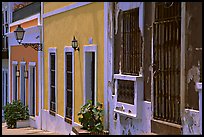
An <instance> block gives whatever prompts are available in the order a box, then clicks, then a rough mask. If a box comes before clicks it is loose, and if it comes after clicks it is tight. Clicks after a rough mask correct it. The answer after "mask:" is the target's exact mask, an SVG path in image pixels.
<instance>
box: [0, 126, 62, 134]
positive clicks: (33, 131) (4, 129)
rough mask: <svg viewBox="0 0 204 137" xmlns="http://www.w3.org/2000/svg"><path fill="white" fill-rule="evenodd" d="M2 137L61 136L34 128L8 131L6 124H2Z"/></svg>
mask: <svg viewBox="0 0 204 137" xmlns="http://www.w3.org/2000/svg"><path fill="white" fill-rule="evenodd" d="M2 135H60V134H58V133H53V132H49V131H44V130H39V129H34V128H32V127H27V128H16V129H7V125H6V123H2Z"/></svg>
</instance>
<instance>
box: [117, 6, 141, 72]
mask: <svg viewBox="0 0 204 137" xmlns="http://www.w3.org/2000/svg"><path fill="white" fill-rule="evenodd" d="M141 38H142V37H141V31H140V29H139V8H135V9H131V10H127V11H120V12H119V17H118V31H117V34H116V35H115V37H114V73H115V74H117V73H119V69H120V65H119V64H120V63H119V62H121V73H122V74H126V75H139V71H140V67H142V40H141Z"/></svg>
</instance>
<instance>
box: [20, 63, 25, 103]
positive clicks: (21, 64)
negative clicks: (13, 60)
mask: <svg viewBox="0 0 204 137" xmlns="http://www.w3.org/2000/svg"><path fill="white" fill-rule="evenodd" d="M22 66H24V69H25V70H24V71H26V62H20V99H21V88H22V87H21V86H22V85H21V84H22V82H21V74H22V73H23V77H24V72H22V70H21V67H22ZM24 88H25V98H24V101H25V105H26V78H25V77H24Z"/></svg>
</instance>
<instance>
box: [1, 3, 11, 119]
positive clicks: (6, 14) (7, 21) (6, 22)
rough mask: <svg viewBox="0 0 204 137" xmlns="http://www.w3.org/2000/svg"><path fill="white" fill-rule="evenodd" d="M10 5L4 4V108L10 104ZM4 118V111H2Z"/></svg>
mask: <svg viewBox="0 0 204 137" xmlns="http://www.w3.org/2000/svg"><path fill="white" fill-rule="evenodd" d="M9 13H10V4H9V3H7V2H3V3H2V106H5V105H6V103H7V102H9V98H8V94H9V90H8V77H9V76H8V74H9V73H8V55H9V50H8V36H7V34H8V33H9V24H10V22H11V15H10V14H9ZM2 116H3V110H2Z"/></svg>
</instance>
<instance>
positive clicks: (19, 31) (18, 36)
mask: <svg viewBox="0 0 204 137" xmlns="http://www.w3.org/2000/svg"><path fill="white" fill-rule="evenodd" d="M14 33H15V36H16V40H17V41H18V43H19V44H22V45H23V46H24V47H25V48H27V47H28V46H30V47H32V48H34V49H35V50H36V51H42V44H41V43H21V42H22V41H23V37H24V33H25V30H24V29H23V28H22V27H21V25H18V27H17V28H16V30H15V31H14Z"/></svg>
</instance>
